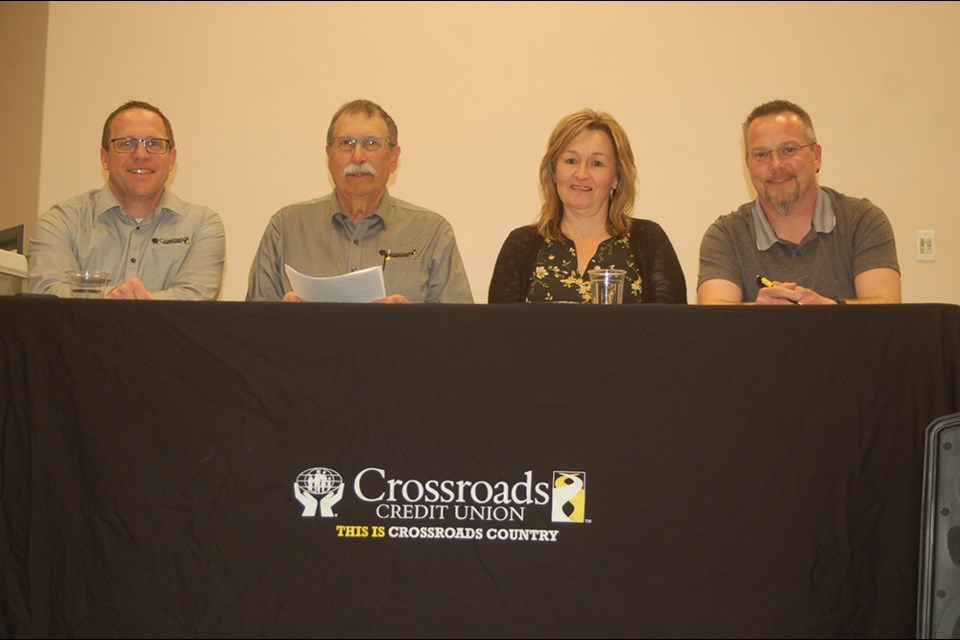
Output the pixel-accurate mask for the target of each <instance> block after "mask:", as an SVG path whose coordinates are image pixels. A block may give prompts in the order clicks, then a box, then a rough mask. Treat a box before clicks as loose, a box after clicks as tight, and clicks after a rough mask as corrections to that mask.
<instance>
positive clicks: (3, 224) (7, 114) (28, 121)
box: [0, 2, 48, 238]
mask: <svg viewBox="0 0 960 640" xmlns="http://www.w3.org/2000/svg"><path fill="white" fill-rule="evenodd" d="M47 4H48V3H46V2H0V61H2V62H0V88H2V89H0V149H2V150H3V152H2V153H0V193H2V194H3V206H2V207H0V229H6V228H8V227H13V226H16V225H20V224H22V225H24V228H25V237H27V238H29V234H30V231H31V230H32V228H33V221H34V220H36V217H37V209H38V207H39V206H40V205H39V204H38V202H37V197H38V193H39V189H40V131H41V126H42V121H43V70H44V59H45V55H46V48H47Z"/></svg>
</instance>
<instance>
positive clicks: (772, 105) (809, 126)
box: [743, 100, 817, 145]
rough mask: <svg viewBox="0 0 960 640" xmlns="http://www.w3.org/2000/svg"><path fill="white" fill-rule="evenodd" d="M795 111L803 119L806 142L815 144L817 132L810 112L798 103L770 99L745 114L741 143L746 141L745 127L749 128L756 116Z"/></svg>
mask: <svg viewBox="0 0 960 640" xmlns="http://www.w3.org/2000/svg"><path fill="white" fill-rule="evenodd" d="M784 112H789V113H795V114H797V115H798V116H799V117H800V119H801V120H803V124H804V128H805V129H806V134H807V138H809V140H807V142H810V143H812V144H816V142H817V134H816V132H815V131H814V130H813V120H811V119H810V114H808V113H807V112H806V111H804V110H803V108H802V107H800V105H797V104H794V103H792V102H790V101H788V100H771V101H770V102H764V103H763V104H762V105H760V106H759V107H757V108H755V109H754V110H753V111H751V112H750V115H748V116H747V119H746V120H744V121H743V143H744V145H746V143H747V129H749V128H750V123H752V122H753V121H754V120H756V119H757V118H761V117H763V116H772V115H775V114H777V113H784Z"/></svg>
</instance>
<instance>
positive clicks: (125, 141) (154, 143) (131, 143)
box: [110, 138, 170, 154]
mask: <svg viewBox="0 0 960 640" xmlns="http://www.w3.org/2000/svg"><path fill="white" fill-rule="evenodd" d="M141 142H142V143H143V148H144V149H146V150H147V153H153V154H158V153H166V152H167V151H170V141H169V140H164V139H163V138H114V139H113V140H111V141H110V145H111V146H112V147H113V150H114V151H116V152H117V153H133V152H134V151H136V150H137V145H138V144H140V143H141Z"/></svg>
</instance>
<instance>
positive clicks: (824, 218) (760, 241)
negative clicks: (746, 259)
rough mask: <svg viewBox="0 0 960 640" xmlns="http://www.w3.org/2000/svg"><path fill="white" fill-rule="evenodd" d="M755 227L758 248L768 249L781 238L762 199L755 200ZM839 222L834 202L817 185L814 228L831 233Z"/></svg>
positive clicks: (817, 231) (761, 249)
mask: <svg viewBox="0 0 960 640" xmlns="http://www.w3.org/2000/svg"><path fill="white" fill-rule="evenodd" d="M752 213H753V228H754V231H755V232H756V234H757V250H758V251H766V250H767V249H769V248H770V247H772V246H773V245H775V244H776V243H777V241H778V240H779V238H778V237H777V234H776V232H775V231H774V230H773V227H772V226H771V225H770V221H769V220H767V216H766V215H764V213H763V207H761V206H760V199H759V198H757V199H756V200H754V201H753V210H752ZM836 224H837V217H836V215H834V213H833V202H831V201H830V197H829V196H828V195H827V194H826V193H825V192H824V190H823V189H821V188H820V185H817V201H816V202H815V203H814V205H813V230H814V231H815V232H816V233H830V232H831V231H833V228H834V227H835V226H836Z"/></svg>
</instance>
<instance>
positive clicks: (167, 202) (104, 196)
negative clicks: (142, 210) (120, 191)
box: [94, 184, 184, 222]
mask: <svg viewBox="0 0 960 640" xmlns="http://www.w3.org/2000/svg"><path fill="white" fill-rule="evenodd" d="M113 208H116V210H117V213H118V214H119V215H121V216H123V217H124V218H128V219H129V220H130V221H132V222H135V219H134V218H130V216H128V215H126V213H124V211H123V207H122V206H120V201H119V200H117V196H116V195H114V193H113V189H111V188H110V185H109V184H105V185H103V189H100V191H99V192H98V193H97V197H96V202H95V207H94V215H95V216H96V217H97V218H100V216H102V215H103V214H105V213H106V212H108V211H110V210H111V209H113ZM183 208H184V206H183V201H182V200H181V199H180V198H178V197H177V196H175V195H174V194H173V193H172V192H171V191H170V189H167V188H166V187H164V189H163V194H162V195H161V196H160V201H159V202H157V208H156V209H154V211H153V213H151V214H150V215H149V216H147V217H146V218H144V220H146V219H147V218H150V217H151V216H154V215H156V214H158V213H160V212H161V211H164V210H167V211H170V212H171V213H173V214H174V215H176V216H178V217H182V216H183Z"/></svg>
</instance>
